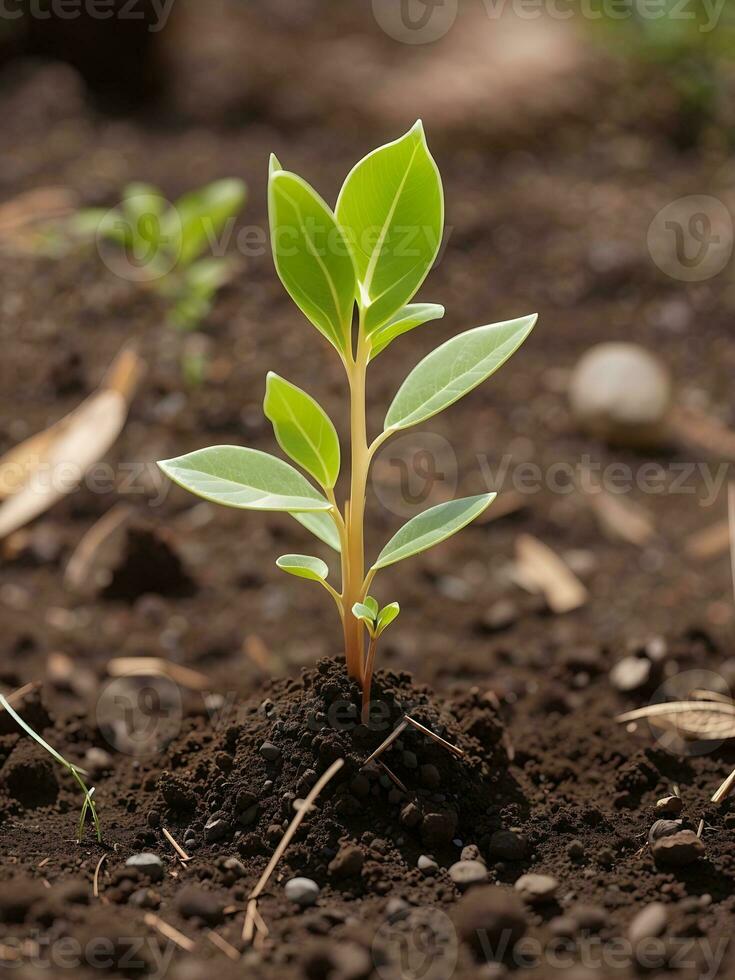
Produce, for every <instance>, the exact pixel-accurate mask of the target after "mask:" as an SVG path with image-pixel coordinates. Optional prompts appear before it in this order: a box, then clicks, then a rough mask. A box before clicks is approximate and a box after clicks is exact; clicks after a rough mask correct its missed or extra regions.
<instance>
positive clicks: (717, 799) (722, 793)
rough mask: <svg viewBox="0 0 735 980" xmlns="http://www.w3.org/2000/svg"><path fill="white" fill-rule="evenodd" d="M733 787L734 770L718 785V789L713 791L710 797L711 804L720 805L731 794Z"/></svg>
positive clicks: (734, 784) (734, 781)
mask: <svg viewBox="0 0 735 980" xmlns="http://www.w3.org/2000/svg"><path fill="white" fill-rule="evenodd" d="M733 786H735V769H733V771H732V772H731V773H730V775H729V776H728V777H727V779H725V780H724V782H723V783H722V784H721V785H720V787H719V788H718V789H717V790H716V791H715V794H714V796H713V797H712V802H713V803H722V801H723V800H726V799H727V797H728V796H729V795H730V793H731V792H732V789H733Z"/></svg>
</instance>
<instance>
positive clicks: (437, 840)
mask: <svg viewBox="0 0 735 980" xmlns="http://www.w3.org/2000/svg"><path fill="white" fill-rule="evenodd" d="M456 829H457V815H456V813H454V812H452V811H449V810H447V811H444V812H442V813H427V814H426V816H425V817H424V819H423V820H422V822H421V839H422V840H423V842H424V843H425V844H428V845H430V846H431V847H443V846H444V845H445V844H449V843H450V841H451V840H452V838H453V837H454V833H455V831H456Z"/></svg>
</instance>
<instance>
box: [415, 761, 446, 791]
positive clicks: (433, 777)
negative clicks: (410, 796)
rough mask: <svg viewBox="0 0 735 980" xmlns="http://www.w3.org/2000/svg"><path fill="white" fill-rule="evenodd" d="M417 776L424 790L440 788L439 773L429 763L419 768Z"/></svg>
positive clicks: (440, 779)
mask: <svg viewBox="0 0 735 980" xmlns="http://www.w3.org/2000/svg"><path fill="white" fill-rule="evenodd" d="M419 776H420V779H421V785H422V786H425V787H426V789H439V787H440V786H441V781H442V778H441V773H440V772H439V770H438V769H437V768H436V766H434V765H432V764H431V763H430V762H429V763H427V764H426V765H423V766H421V768H420V769H419Z"/></svg>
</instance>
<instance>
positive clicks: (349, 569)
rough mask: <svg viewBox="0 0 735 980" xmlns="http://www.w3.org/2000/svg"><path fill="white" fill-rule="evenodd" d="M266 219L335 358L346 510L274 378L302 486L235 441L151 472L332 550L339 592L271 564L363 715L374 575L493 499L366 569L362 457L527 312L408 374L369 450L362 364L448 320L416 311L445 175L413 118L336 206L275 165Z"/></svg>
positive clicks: (326, 421) (467, 504) (317, 575)
mask: <svg viewBox="0 0 735 980" xmlns="http://www.w3.org/2000/svg"><path fill="white" fill-rule="evenodd" d="M268 210H269V217H270V226H271V247H272V251H273V259H274V262H275V267H276V271H277V273H278V275H279V277H280V279H281V282H282V283H283V285H284V287H285V289H286V291H287V292H288V293H289V295H290V296H291V298H292V300H293V301H294V303H295V304H296V306H297V307H298V308H299V310H300V311H301V312H302V314H303V315H304V316H305V317H306V319H307V320H308V321H309V322H310V323H311V324H312V326H313V327H315V328H316V330H318V331H319V333H320V334H322V336H323V337H324V338H325V340H326V341H327V342H328V343H329V344H330V345H331V347H332V348H333V349H334V351H335V353H336V355H337V357H338V358H339V360H340V361H341V363H342V365H343V367H344V370H345V374H346V376H347V383H348V388H349V399H350V400H349V429H350V460H349V472H348V474H347V480H346V482H348V483H349V489H348V490H347V493H346V498H347V499H346V500H345V501H344V504H343V506H342V507H340V505H339V503H338V499H337V489H336V488H337V486H338V483H339V478H340V473H341V469H342V452H341V447H340V437H339V434H338V432H337V429H336V428H335V426H334V424H333V423H332V421H331V419H330V418H329V416H328V415H327V413H326V412H325V411H324V409H323V408H322V407H321V405H320V404H319V403H318V402H317V401H316V400H315V399H314V398H313V397H312V396H311V395H310V394H308V393H307V392H306V391H303V390H302V389H301V388H298V387H296V385H294V384H292V383H291V382H289V381H287V380H285V379H284V378H281V377H280V376H279V375H277V374H275V373H274V372H272V371H271V372H269V373H268V377H267V381H266V392H265V401H264V405H263V408H264V412H265V415H266V416H267V418H268V419H269V420H270V422H271V423H272V425H273V431H274V434H275V437H276V440H277V442H278V445H279V446H280V447H281V449H282V450H283V452H284V453H285V454H286V455H287V456H288V457H290V459H291V460H292V461H293V462H294V463H295V464H296V465H297V466H299V467H300V468H301V470H303V471H304V473H306V474H307V475H308V477H310V478H311V479H307V477H306V476H304V475H303V474H302V473H301V472H300V471H299V470H298V469H296V468H295V467H294V466H291V465H290V464H289V463H286V462H284V460H282V459H279V458H278V457H276V456H271V455H270V454H268V453H264V452H261V451H260V450H257V449H246V448H243V447H241V446H213V447H211V448H209V449H200V450H197V451H196V452H193V453H189V454H188V455H186V456H180V457H178V458H176V459H169V460H165V461H162V462H160V463H159V466H160V467H161V469H162V470H163V471H164V473H166V474H167V475H168V476H169V477H170V478H171V479H172V480H173V481H174V482H175V483H178V484H179V485H180V486H182V487H184V488H185V489H187V490H190V491H191V492H192V493H195V494H197V495H198V496H200V497H203V498H204V499H205V500H211V501H214V502H216V503H220V504H224V505H226V506H228V507H241V508H246V509H249V510H261V511H282V512H285V513H288V514H290V515H291V516H292V517H293V518H294V519H295V520H297V521H298V522H299V523H300V524H301V525H303V527H305V528H306V529H307V530H308V531H310V532H311V533H312V534H313V535H314V536H315V537H316V538H318V539H319V540H320V541H321V542H323V543H324V544H326V545H328V546H329V547H330V548H332V549H333V550H334V551H335V552H336V554H337V555H338V556H339V563H340V570H341V582H340V588H339V591H338V590H337V589H336V588H335V587H334V586H332V585H331V584H330V583H329V581H328V576H329V568H328V566H327V564H326V563H325V562H324V561H323V560H322V559H321V558H317V557H313V556H311V555H283V556H282V557H281V558H279V559H278V561H277V563H276V564H277V565H278V567H279V568H280V569H282V570H283V571H284V572H287V573H288V574H289V575H295V576H297V577H299V578H304V579H307V580H310V581H312V582H317V583H318V584H319V585H321V586H323V588H324V589H326V591H327V592H328V593H329V594H330V596H331V597H332V599H333V600H334V602H335V604H336V606H337V609H338V611H339V615H340V619H341V621H342V627H343V632H344V651H345V659H346V662H347V672H348V674H349V676H350V677H352V678H354V679H355V680H357V681H358V682H359V683H360V684H361V686H362V696H363V719H364V720H367V719H368V714H369V702H370V692H371V687H372V678H373V669H374V661H375V652H376V646H377V641H378V639H379V637H380V636H381V634H382V633H383V632H384V631H385V630H386V629H387V627H388V626H389V625H390V624H391V623H392V622H393V620H394V619H395V618H396V617H397V616H398V614H399V612H400V609H399V606H398V603H397V602H391V603H389V604H388V605H386V606H383V608H382V609H381V608H380V606H379V604H378V602H377V600H376V599H374V598H373V596H372V595H370V594H369V590H370V588H371V586H372V584H373V580H374V579H375V576H376V575H377V573H378V572H379V571H381V570H382V569H383V568H387V567H388V566H389V565H393V564H395V563H396V562H399V561H402V560H403V559H404V558H410V557H411V556H412V555H417V554H419V553H420V552H422V551H426V550H427V549H428V548H432V547H434V545H438V544H440V543H441V542H442V541H444V540H446V539H447V538H449V537H450V536H451V535H453V534H455V533H456V532H457V531H460V530H461V529H462V528H463V527H465V526H466V525H467V524H469V523H470V522H471V521H473V520H474V519H475V518H476V517H479V515H480V514H481V513H482V512H483V511H484V510H485V509H486V508H487V507H488V506H489V505H490V504H491V503H492V501H493V500H494V499H495V494H494V493H482V494H478V495H477V496H474V497H465V498H463V499H460V500H450V501H447V502H445V503H440V504H437V505H436V506H434V507H431V508H429V509H428V510H426V511H424V512H423V513H422V514H418V515H417V516H416V517H413V518H411V520H409V521H408V522H407V523H406V524H404V526H403V527H402V528H401V529H400V530H399V531H398V532H397V533H396V534H394V535H393V537H392V538H391V539H390V540H389V541H388V543H387V544H386V545H385V546H384V547H383V548H382V550H381V551H380V552H379V553H378V555H377V557H376V558H375V560H374V561H373V562H372V564H371V565H369V567H367V568H366V562H365V541H364V515H365V497H366V491H367V481H368V474H369V470H370V464H371V462H372V459H373V457H374V456H375V454H376V452H377V451H378V449H379V448H380V447H381V446H382V445H383V443H384V442H386V440H387V439H389V438H390V437H391V436H393V435H394V434H395V433H397V432H401V431H402V430H403V429H407V428H409V427H411V426H413V425H418V424H419V423H421V422H426V421H427V420H428V419H430V418H432V417H433V416H434V415H436V414H438V413H439V412H441V411H442V410H443V409H445V408H448V407H449V406H450V405H453V404H454V403H455V402H456V401H458V400H459V399H460V398H462V397H463V396H464V395H467V394H469V392H471V391H472V390H473V389H474V388H476V387H477V386H478V385H479V384H481V383H482V382H483V381H485V380H486V379H487V378H489V377H490V376H491V375H492V374H494V373H495V371H497V370H498V368H500V367H501V366H502V365H503V364H504V363H505V361H507V360H508V358H509V357H510V356H511V355H512V354H513V353H515V351H516V350H517V349H518V348H519V347H520V346H521V344H522V343H523V341H524V340H525V339H526V337H528V335H529V334H530V332H531V330H532V329H533V327H534V325H535V323H536V316H535V315H532V316H523V317H520V318H518V319H515V320H507V321H505V322H503V323H495V324H491V325H489V326H482V327H475V328H474V329H473V330H468V331H466V332H464V333H461V334H459V335H457V336H455V337H452V338H451V340H448V341H446V342H445V343H443V344H441V345H440V346H439V347H437V348H436V350H434V351H433V352H432V353H430V354H429V355H428V356H427V357H425V358H424V359H423V360H422V361H421V362H420V363H419V364H418V365H417V366H416V367H415V368H414V369H413V371H411V372H410V373H409V375H408V377H407V378H406V380H405V381H404V382H403V384H402V385H401V386H400V388H399V389H398V392H397V393H396V395H395V397H394V398H393V401H392V403H391V405H390V407H389V408H388V412H387V414H386V416H385V423H384V426H383V431H382V432H381V433H380V434H379V435H377V436H375V438H373V439H372V440H369V439H368V434H367V424H366V394H367V373H368V366H369V365H370V364H371V363H372V361H373V360H374V359H375V358H376V357H377V356H378V355H379V354H383V352H384V351H385V350H386V349H387V348H388V347H389V346H390V345H391V344H392V343H393V342H394V341H395V340H397V339H398V338H399V337H401V336H402V335H403V334H405V333H407V332H408V331H410V330H414V329H416V328H417V327H420V326H422V325H424V324H427V323H429V322H431V321H433V320H438V319H440V318H441V317H442V316H443V315H444V307H442V306H439V305H438V304H435V303H412V302H411V300H412V299H413V297H414V296H415V295H416V293H417V291H418V289H419V288H420V286H421V285H422V283H423V281H424V279H425V278H426V276H427V275H428V273H429V271H430V269H431V267H432V266H433V264H434V262H435V260H436V257H437V255H438V252H439V247H440V245H441V240H442V234H443V228H444V194H443V190H442V183H441V178H440V175H439V170H438V168H437V165H436V163H435V162H434V159H433V157H432V156H431V153H430V152H429V148H428V146H427V143H426V136H425V134H424V129H423V126H422V125H421V122H417V123H416V125H415V126H413V127H412V128H411V129H410V130H409V132H408V133H406V134H405V135H404V136H402V137H401V138H400V139H398V140H395V141H394V142H393V143H388V144H387V145H386V146H382V147H380V148H378V149H377V150H374V151H373V152H372V153H369V154H368V155H367V156H366V157H365V158H364V159H363V160H361V161H360V162H359V163H357V164H356V165H355V166H354V167H353V169H352V170H351V171H350V173H349V174H348V176H347V179H346V180H345V182H344V184H343V186H342V189H341V191H340V193H339V197H338V199H337V204H336V207H335V208H334V210H333V209H332V208H331V207H330V206H329V205H328V204H327V203H326V202H325V201H324V200H323V199H322V198H321V197H320V196H319V194H317V192H316V191H315V190H314V189H313V188H312V187H311V186H310V185H309V184H308V183H307V182H306V181H305V180H304V179H303V178H302V177H300V176H298V174H295V173H292V172H291V171H288V170H285V169H284V168H283V167H282V165H281V163H280V162H279V161H278V159H277V158H276V157H275V156H271V160H270V165H269V179H268ZM355 311H356V312H357V317H356V321H357V322H356V324H353V315H354V314H355ZM386 356H390V355H386ZM312 481H313V482H312ZM315 484H316V485H315ZM317 487H318V488H319V489H317ZM366 634H367V637H368V638H369V645H368V649H367V651H365V636H366Z"/></svg>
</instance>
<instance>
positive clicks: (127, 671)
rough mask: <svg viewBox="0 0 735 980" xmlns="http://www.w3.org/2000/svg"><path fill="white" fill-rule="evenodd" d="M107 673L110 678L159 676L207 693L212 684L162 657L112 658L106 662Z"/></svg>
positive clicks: (196, 672) (198, 674) (200, 675)
mask: <svg viewBox="0 0 735 980" xmlns="http://www.w3.org/2000/svg"><path fill="white" fill-rule="evenodd" d="M107 673H108V674H109V675H110V677H146V676H150V675H161V676H163V677H168V678H169V679H170V680H172V681H174V682H175V683H176V684H178V685H179V686H180V687H186V688H189V689H190V690H192V691H209V690H211V687H212V682H211V681H210V679H209V678H208V677H206V676H205V675H204V674H200V673H199V671H197V670H192V669H191V668H190V667H182V666H181V664H175V663H172V662H171V661H170V660H165V659H164V658H163V657H114V658H113V659H112V660H109V661H108V662H107Z"/></svg>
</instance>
